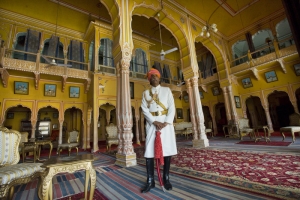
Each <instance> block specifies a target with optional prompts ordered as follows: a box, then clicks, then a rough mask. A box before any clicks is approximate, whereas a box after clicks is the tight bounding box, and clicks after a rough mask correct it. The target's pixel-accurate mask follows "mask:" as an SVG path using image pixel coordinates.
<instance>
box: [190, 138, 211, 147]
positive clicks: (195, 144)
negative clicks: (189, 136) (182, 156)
mask: <svg viewBox="0 0 300 200" xmlns="http://www.w3.org/2000/svg"><path fill="white" fill-rule="evenodd" d="M208 146H209V142H208V139H204V140H203V139H200V140H193V147H194V148H205V147H208Z"/></svg>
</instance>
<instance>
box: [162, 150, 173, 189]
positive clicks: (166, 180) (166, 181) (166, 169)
mask: <svg viewBox="0 0 300 200" xmlns="http://www.w3.org/2000/svg"><path fill="white" fill-rule="evenodd" d="M164 162H165V164H164V174H163V181H164V187H165V189H166V190H172V189H173V187H172V184H171V183H170V177H169V171H170V164H171V156H167V157H164Z"/></svg>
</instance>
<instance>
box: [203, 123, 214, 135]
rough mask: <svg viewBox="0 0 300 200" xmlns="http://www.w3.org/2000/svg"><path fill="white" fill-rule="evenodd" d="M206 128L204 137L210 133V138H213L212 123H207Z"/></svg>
mask: <svg viewBox="0 0 300 200" xmlns="http://www.w3.org/2000/svg"><path fill="white" fill-rule="evenodd" d="M207 125H208V126H207V127H206V128H205V133H206V136H208V134H209V133H210V136H211V137H214V133H213V128H212V121H209V122H208V123H207Z"/></svg>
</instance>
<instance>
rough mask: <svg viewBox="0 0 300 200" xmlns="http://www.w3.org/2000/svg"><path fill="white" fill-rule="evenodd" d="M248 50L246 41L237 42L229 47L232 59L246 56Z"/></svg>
mask: <svg viewBox="0 0 300 200" xmlns="http://www.w3.org/2000/svg"><path fill="white" fill-rule="evenodd" d="M248 49H249V47H248V43H247V41H246V40H238V41H237V42H236V43H234V44H233V45H232V46H231V50H232V56H233V59H236V58H239V57H242V56H244V55H247V52H248Z"/></svg>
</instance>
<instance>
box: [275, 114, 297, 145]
mask: <svg viewBox="0 0 300 200" xmlns="http://www.w3.org/2000/svg"><path fill="white" fill-rule="evenodd" d="M289 119H290V126H286V127H282V128H280V133H281V135H282V137H283V140H282V141H284V139H285V136H284V132H290V133H292V137H293V142H295V140H296V138H295V133H296V132H300V115H299V114H298V113H294V114H291V115H290V116H289Z"/></svg>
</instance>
